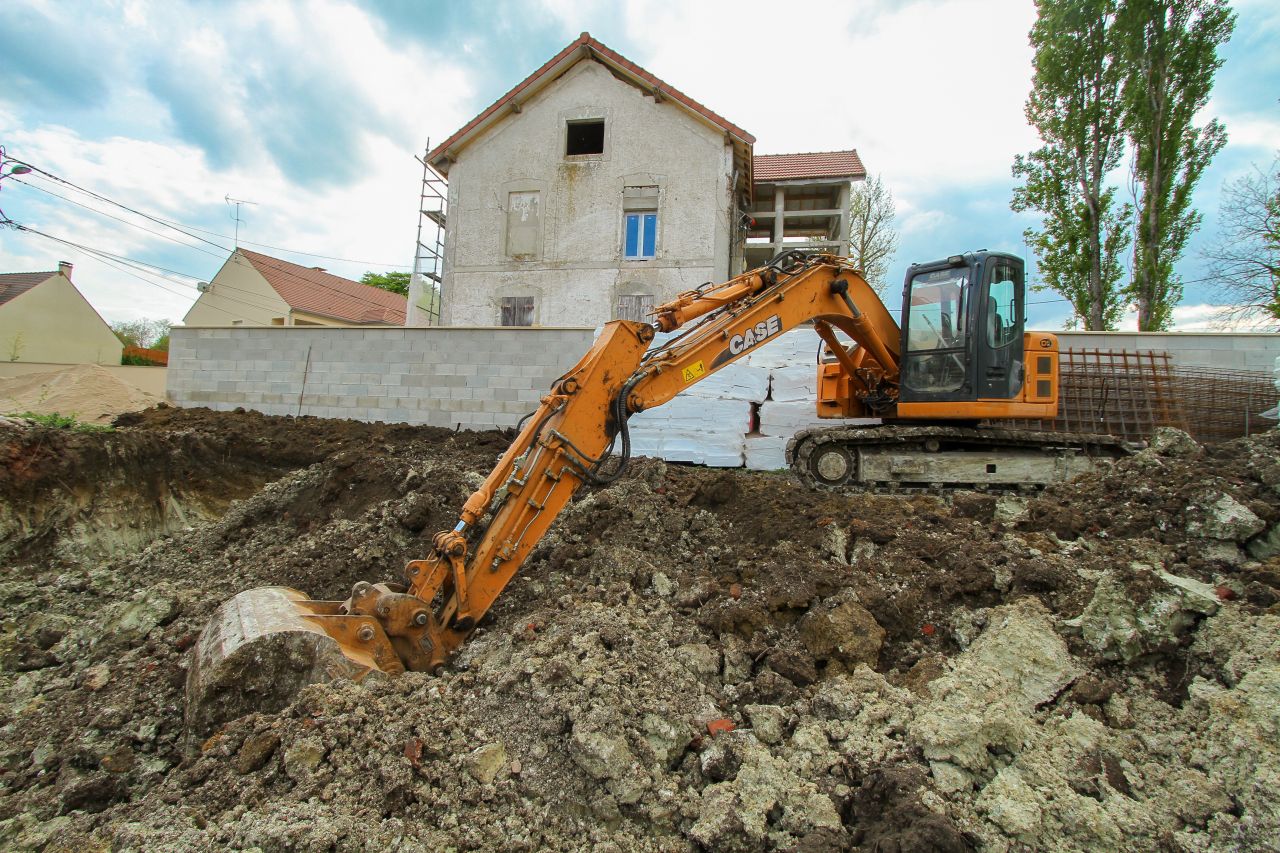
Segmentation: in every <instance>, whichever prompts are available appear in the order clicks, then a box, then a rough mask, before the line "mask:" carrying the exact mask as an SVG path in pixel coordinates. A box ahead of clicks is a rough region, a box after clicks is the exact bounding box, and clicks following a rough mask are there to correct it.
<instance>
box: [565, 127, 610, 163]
mask: <svg viewBox="0 0 1280 853" xmlns="http://www.w3.org/2000/svg"><path fill="white" fill-rule="evenodd" d="M603 153H604V119H602V118H596V119H590V120H588V121H571V122H569V127H568V133H566V134H565V144H564V156H566V157H576V156H578V155H580V154H603Z"/></svg>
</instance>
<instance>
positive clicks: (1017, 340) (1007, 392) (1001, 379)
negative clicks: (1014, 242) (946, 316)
mask: <svg viewBox="0 0 1280 853" xmlns="http://www.w3.org/2000/svg"><path fill="white" fill-rule="evenodd" d="M984 266H985V267H986V269H985V270H984V271H983V277H982V278H983V284H982V288H981V290H980V291H979V293H980V296H979V300H978V305H977V311H976V312H975V313H976V314H977V320H978V323H977V324H976V325H977V328H976V329H975V330H974V331H975V332H976V334H975V335H974V337H975V338H976V341H975V343H976V344H977V368H978V370H977V390H978V398H979V399H983V400H1010V399H1013V398H1014V397H1017V396H1018V395H1019V394H1020V393H1021V391H1022V370H1023V364H1022V357H1023V356H1022V330H1023V325H1024V321H1023V307H1024V306H1023V267H1022V261H1021V260H1019V259H1018V258H1015V257H1011V256H1008V255H989V256H988V257H987V259H986V263H985V265H984Z"/></svg>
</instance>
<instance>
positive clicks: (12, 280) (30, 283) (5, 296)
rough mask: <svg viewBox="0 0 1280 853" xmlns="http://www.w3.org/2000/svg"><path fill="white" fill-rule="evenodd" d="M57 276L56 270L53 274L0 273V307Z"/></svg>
mask: <svg viewBox="0 0 1280 853" xmlns="http://www.w3.org/2000/svg"><path fill="white" fill-rule="evenodd" d="M57 274H58V271H57V270H54V271H53V272H7V273H0V305H3V304H5V303H6V302H8V301H9V300H11V299H17V298H18V297H19V296H21V295H22V294H24V293H26V292H27V291H28V290H30V289H31V288H33V287H35V286H36V285H37V284H43V283H44V282H46V281H48V280H49V279H51V278H53V277H54V276H55V275H57Z"/></svg>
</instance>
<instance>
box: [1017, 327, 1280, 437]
mask: <svg viewBox="0 0 1280 853" xmlns="http://www.w3.org/2000/svg"><path fill="white" fill-rule="evenodd" d="M1059 379H1060V381H1059V386H1058V416H1057V418H1055V419H1054V420H1051V421H1049V420H1045V421H1033V422H1026V421H1011V420H1007V421H1000V422H999V423H1001V424H1002V425H1005V426H1016V427H1020V428H1023V429H1044V430H1052V431H1058V432H1086V433H1103V434H1106V435H1113V436H1116V437H1117V438H1121V439H1124V440H1126V441H1146V440H1147V439H1149V438H1150V437H1151V434H1152V433H1153V432H1154V431H1155V429H1156V427H1161V426H1171V427H1177V428H1178V429H1181V430H1185V431H1186V432H1188V433H1190V435H1191V436H1192V437H1193V438H1194V439H1196V441H1199V442H1201V443H1204V442H1215V441H1227V440H1230V439H1233V438H1239V437H1241V436H1244V435H1250V434H1252V433H1255V432H1258V431H1259V430H1262V429H1267V428H1269V427H1271V426H1274V425H1275V421H1272V420H1268V419H1265V418H1262V417H1261V413H1262V412H1264V411H1266V410H1268V409H1270V408H1271V407H1273V406H1275V405H1276V403H1277V400H1278V399H1280V391H1277V390H1276V387H1275V381H1274V379H1273V378H1272V377H1271V376H1270V374H1267V373H1262V372H1254V371H1244V370H1222V369H1215V368H1199V367H1174V366H1173V364H1172V359H1171V357H1170V356H1169V353H1167V352H1152V351H1140V352H1130V351H1128V350H1101V349H1079V350H1077V349H1069V350H1066V351H1065V352H1063V353H1062V354H1061V356H1060V360H1059Z"/></svg>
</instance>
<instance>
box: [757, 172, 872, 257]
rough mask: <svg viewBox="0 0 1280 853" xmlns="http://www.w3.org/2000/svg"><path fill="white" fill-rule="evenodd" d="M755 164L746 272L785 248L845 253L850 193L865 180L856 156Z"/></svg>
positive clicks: (846, 249)
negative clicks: (855, 184)
mask: <svg viewBox="0 0 1280 853" xmlns="http://www.w3.org/2000/svg"><path fill="white" fill-rule="evenodd" d="M754 161H755V163H754V168H753V170H752V171H753V173H754V178H755V181H754V193H753V196H754V202H753V204H752V208H751V211H750V214H749V215H750V217H751V220H750V222H749V223H748V227H747V244H746V253H745V254H746V262H747V267H748V268H753V267H758V266H761V265H762V264H764V263H767V262H768V260H769V259H770V258H772V257H773V256H774V255H776V254H778V253H779V252H783V251H786V250H788V249H808V250H822V251H828V252H832V253H834V254H837V255H847V254H848V253H849V194H850V192H851V191H852V189H853V185H854V183H855V182H857V181H862V180H866V177H867V171H866V169H865V168H864V167H863V165H862V160H861V158H859V157H858V152H857V151H853V150H850V151H823V152H817V153H812V154H759V155H756V156H755V158H754Z"/></svg>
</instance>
